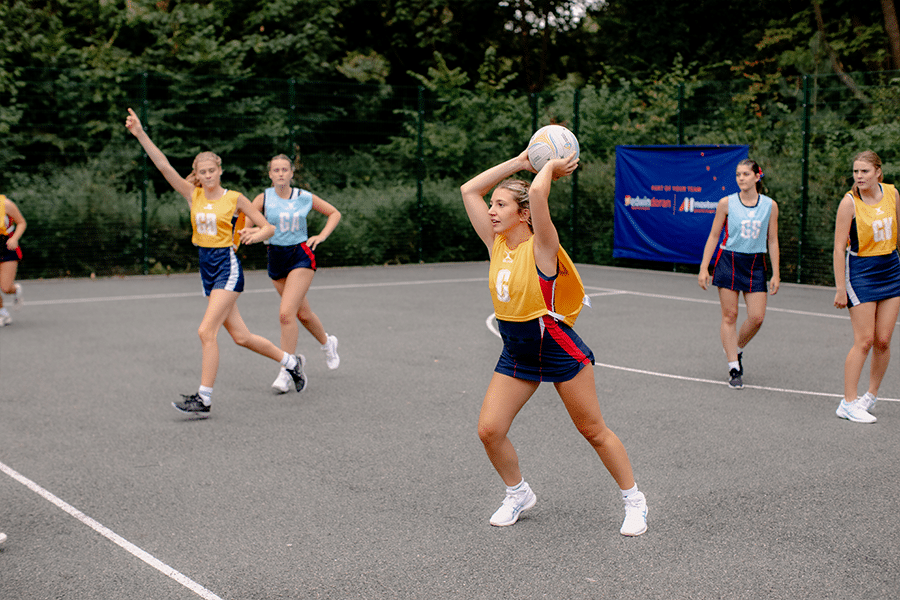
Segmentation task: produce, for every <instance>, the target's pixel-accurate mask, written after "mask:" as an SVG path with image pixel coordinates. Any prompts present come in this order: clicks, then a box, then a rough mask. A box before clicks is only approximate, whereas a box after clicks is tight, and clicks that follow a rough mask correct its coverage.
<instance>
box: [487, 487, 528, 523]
mask: <svg viewBox="0 0 900 600" xmlns="http://www.w3.org/2000/svg"><path fill="white" fill-rule="evenodd" d="M536 502H537V496H535V495H534V492H532V491H531V487H530V486H529V485H528V483H526V482H524V481H523V482H522V487H520V488H519V489H518V490H516V491H514V492H513V491H510V489H509V488H506V498H504V499H503V504H501V505H500V508H498V509H497V512H495V513H494V514H493V515H492V516H491V525H493V526H495V527H506V526H507V525H512V524H513V523H515V522H516V521H518V520H519V516H520V515H521V514H522V513H523V512H525V511H526V510H528V509H529V508H531V507H532V506H534V504H535V503H536Z"/></svg>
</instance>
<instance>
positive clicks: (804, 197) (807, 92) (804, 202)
mask: <svg viewBox="0 0 900 600" xmlns="http://www.w3.org/2000/svg"><path fill="white" fill-rule="evenodd" d="M810 88H811V84H810V76H809V75H804V76H803V131H802V140H803V159H802V161H801V163H800V236H799V239H798V241H797V283H800V282H801V279H802V272H803V240H804V239H805V238H806V213H807V208H808V204H809V144H810V130H809V129H810V112H811V106H810V97H811V89H810Z"/></svg>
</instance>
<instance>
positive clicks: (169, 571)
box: [0, 462, 222, 600]
mask: <svg viewBox="0 0 900 600" xmlns="http://www.w3.org/2000/svg"><path fill="white" fill-rule="evenodd" d="M0 471H3V472H4V473H6V474H7V475H9V476H10V477H12V478H13V479H15V480H16V481H18V482H19V483H21V484H22V485H24V486H25V487H27V488H28V489H30V490H31V491H32V492H34V493H36V494H37V495H38V496H40V497H41V498H43V499H44V500H47V501H49V502H51V503H52V504H55V505H56V506H57V507H59V508H61V509H62V510H63V511H65V512H67V513H68V514H69V515H71V516H73V517H75V518H76V519H78V520H79V521H81V522H82V523H84V524H85V525H87V526H88V527H90V528H91V529H93V530H94V531H96V532H97V533H99V534H100V535H102V536H103V537H105V538H106V539H108V540H109V541H111V542H112V543H114V544H116V545H117V546H120V547H121V548H124V549H125V550H126V551H127V552H128V553H129V554H131V555H133V556H135V557H137V558H139V559H141V560H142V561H144V562H145V563H147V564H148V565H150V566H151V567H153V568H154V569H156V570H157V571H159V572H160V573H162V574H163V575H165V576H166V577H169V578H170V579H174V580H175V581H177V582H178V583H180V584H181V585H183V586H184V587H186V588H188V589H189V590H191V591H192V592H194V593H195V594H197V595H198V596H200V597H201V598H203V599H204V600H222V599H221V598H220V597H219V596H216V595H215V594H213V593H212V592H211V591H209V590H208V589H206V588H205V587H203V586H202V585H200V584H199V583H197V582H196V581H194V580H193V579H191V578H189V577H187V576H185V575H182V574H181V573H179V572H178V571H176V570H175V569H173V568H172V567H170V566H169V565H167V564H165V563H164V562H162V561H160V560H158V559H156V558H154V557H153V556H152V555H150V554H149V553H147V552H145V551H144V550H141V549H140V548H138V547H137V546H135V545H134V544H132V543H131V542H129V541H128V540H126V539H125V538H123V537H122V536H120V535H118V534H116V533H115V532H114V531H112V530H111V529H109V528H107V527H104V526H103V525H101V524H100V523H98V522H97V521H95V520H94V519H92V518H90V517H89V516H87V515H86V514H84V513H83V512H81V511H80V510H78V509H77V508H75V507H74V506H72V505H70V504H67V503H66V502H63V501H62V500H60V499H59V498H57V497H56V496H54V495H53V494H51V493H50V492H48V491H47V490H45V489H44V488H42V487H41V486H39V485H38V484H36V483H35V482H33V481H31V480H30V479H28V478H27V477H25V476H23V475H20V474H19V473H18V472H16V471H15V470H13V469H11V468H10V467H8V466H6V465H5V464H3V463H2V462H0Z"/></svg>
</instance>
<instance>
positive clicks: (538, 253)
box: [528, 154, 578, 275]
mask: <svg viewBox="0 0 900 600" xmlns="http://www.w3.org/2000/svg"><path fill="white" fill-rule="evenodd" d="M577 167H578V158H577V157H576V156H575V155H574V154H573V155H571V156H569V157H568V158H556V159H553V160H550V161H547V164H545V165H544V168H543V169H541V170H540V172H539V173H538V174H537V177H535V178H534V181H533V182H532V184H531V188H529V191H528V204H529V206H530V207H531V225H532V227H533V228H534V260H535V262H536V263H537V267H538V269H540V270H541V273H544V274H546V275H555V274H556V257H557V254H558V253H559V233H558V232H557V230H556V226H555V225H554V224H553V220H552V219H551V218H550V201H549V200H550V187H551V185H552V184H553V182H554V181H556V180H557V179H559V178H560V177H564V176H566V175H570V174H572V173H573V172H574V171H575V169H576V168H577Z"/></svg>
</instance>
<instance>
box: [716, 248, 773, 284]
mask: <svg viewBox="0 0 900 600" xmlns="http://www.w3.org/2000/svg"><path fill="white" fill-rule="evenodd" d="M712 284H713V285H714V286H716V287H719V288H725V289H727V290H734V291H735V292H765V291H767V287H766V254H765V252H758V253H756V254H745V253H743V252H732V251H731V250H725V249H724V248H723V249H720V250H719V256H718V257H717V258H716V268H715V271H713V281H712Z"/></svg>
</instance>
